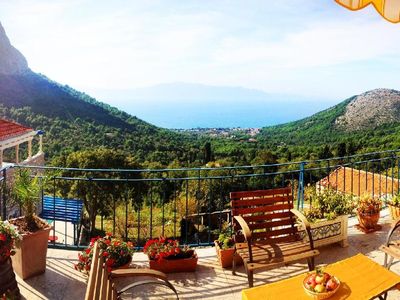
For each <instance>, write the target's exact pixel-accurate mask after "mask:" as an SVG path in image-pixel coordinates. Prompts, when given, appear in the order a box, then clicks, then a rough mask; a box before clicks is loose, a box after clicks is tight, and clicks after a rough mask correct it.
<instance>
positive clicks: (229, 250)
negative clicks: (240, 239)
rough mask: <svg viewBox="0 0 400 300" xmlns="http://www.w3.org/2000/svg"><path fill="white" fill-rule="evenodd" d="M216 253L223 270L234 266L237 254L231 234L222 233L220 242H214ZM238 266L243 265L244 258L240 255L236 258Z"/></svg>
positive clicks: (219, 238)
mask: <svg viewBox="0 0 400 300" xmlns="http://www.w3.org/2000/svg"><path fill="white" fill-rule="evenodd" d="M214 244H215V251H216V252H217V257H218V261H219V263H220V265H221V267H223V268H229V267H231V266H232V262H233V254H234V252H235V249H234V245H235V242H234V240H233V238H232V237H231V235H230V234H229V233H221V234H220V235H219V237H218V240H215V241H214ZM235 262H236V265H241V264H242V263H243V261H242V258H241V257H240V256H239V255H236V256H235Z"/></svg>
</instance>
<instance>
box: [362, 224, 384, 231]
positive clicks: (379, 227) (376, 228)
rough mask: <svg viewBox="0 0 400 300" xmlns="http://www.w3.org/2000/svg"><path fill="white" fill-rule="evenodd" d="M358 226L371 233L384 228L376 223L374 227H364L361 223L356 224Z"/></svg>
mask: <svg viewBox="0 0 400 300" xmlns="http://www.w3.org/2000/svg"><path fill="white" fill-rule="evenodd" d="M356 228H357V229H358V230H360V231H362V232H364V233H371V232H375V231H378V230H381V229H382V226H381V225H379V224H376V225H375V226H374V227H373V228H364V227H363V226H361V225H360V224H356Z"/></svg>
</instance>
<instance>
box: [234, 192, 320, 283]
mask: <svg viewBox="0 0 400 300" xmlns="http://www.w3.org/2000/svg"><path fill="white" fill-rule="evenodd" d="M230 199H231V205H232V216H233V218H234V219H233V221H234V222H233V230H234V239H235V254H234V256H235V255H239V256H240V257H241V258H242V259H243V263H244V266H245V270H246V273H247V277H248V281H249V286H250V287H252V286H253V273H254V272H255V271H261V270H268V269H274V268H278V267H282V266H284V265H287V264H290V263H293V262H296V261H299V260H303V259H305V260H307V263H308V268H309V269H310V270H313V269H314V257H315V256H316V255H318V254H319V251H318V250H315V249H314V245H313V240H312V236H311V231H310V224H309V223H308V222H307V220H306V218H305V217H304V216H303V215H302V214H301V213H300V212H299V211H298V210H296V209H293V196H292V189H291V188H290V187H286V188H279V189H270V190H259V191H244V192H232V193H230ZM296 218H298V219H299V220H300V221H301V222H302V224H303V228H305V230H306V232H307V235H308V237H309V241H303V240H302V239H301V237H300V235H299V234H298V230H297V222H296ZM235 268H236V266H235V257H234V259H233V264H232V273H233V274H235Z"/></svg>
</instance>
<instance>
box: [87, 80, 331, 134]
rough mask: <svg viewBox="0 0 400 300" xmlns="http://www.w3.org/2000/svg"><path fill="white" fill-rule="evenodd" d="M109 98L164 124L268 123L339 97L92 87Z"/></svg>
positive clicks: (171, 86) (183, 87)
mask: <svg viewBox="0 0 400 300" xmlns="http://www.w3.org/2000/svg"><path fill="white" fill-rule="evenodd" d="M90 93H91V94H93V95H95V96H96V98H97V99H101V100H102V101H104V102H109V103H111V102H112V103H113V105H115V106H117V107H118V108H120V109H122V110H124V111H126V112H128V113H130V114H133V115H136V116H138V117H140V118H142V119H144V120H146V121H148V122H150V123H152V124H155V125H157V126H160V127H164V128H186V129H188V128H196V127H201V128H211V127H213V128H215V127H224V128H226V127H242V128H249V127H263V126H266V125H276V124H281V123H285V122H288V121H292V120H296V119H299V118H303V117H306V116H310V115H312V114H313V113H316V112H318V111H320V110H322V109H326V108H328V107H330V106H332V105H334V104H335V103H336V102H335V101H333V100H332V99H330V100H329V99H323V101H321V99H319V100H317V99H312V98H308V97H299V96H294V95H285V94H269V93H265V92H263V91H260V90H254V89H246V88H241V87H224V86H210V85H203V84H192V83H167V84H160V85H156V86H151V87H147V88H137V89H130V90H106V89H103V90H92V91H90Z"/></svg>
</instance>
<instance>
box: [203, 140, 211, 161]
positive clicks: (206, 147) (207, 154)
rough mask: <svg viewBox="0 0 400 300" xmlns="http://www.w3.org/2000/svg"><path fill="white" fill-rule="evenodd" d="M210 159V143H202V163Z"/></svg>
mask: <svg viewBox="0 0 400 300" xmlns="http://www.w3.org/2000/svg"><path fill="white" fill-rule="evenodd" d="M211 160H212V151H211V143H210V142H206V143H205V144H204V164H206V163H208V162H209V161H211Z"/></svg>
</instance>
